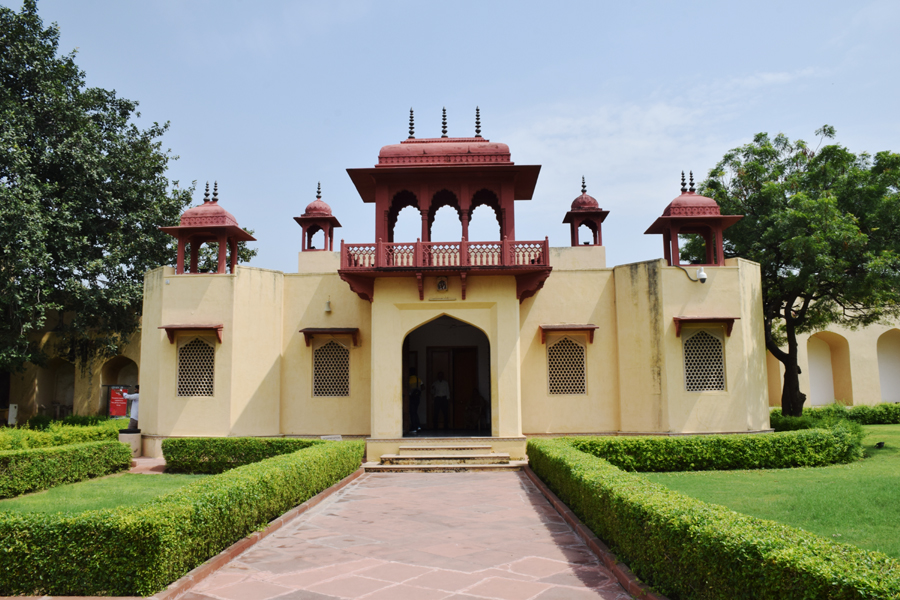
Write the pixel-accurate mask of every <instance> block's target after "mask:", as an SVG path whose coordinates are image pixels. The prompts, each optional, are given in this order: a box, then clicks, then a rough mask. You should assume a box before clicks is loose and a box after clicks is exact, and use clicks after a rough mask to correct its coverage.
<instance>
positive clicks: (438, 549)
mask: <svg viewBox="0 0 900 600" xmlns="http://www.w3.org/2000/svg"><path fill="white" fill-rule="evenodd" d="M484 549H485V547H484V546H478V545H475V544H459V543H450V544H437V545H434V546H428V547H426V548H422V551H423V552H428V553H430V554H437V555H438V556H444V557H446V558H459V557H460V556H466V555H467V554H475V553H476V552H481V551H482V550H484Z"/></svg>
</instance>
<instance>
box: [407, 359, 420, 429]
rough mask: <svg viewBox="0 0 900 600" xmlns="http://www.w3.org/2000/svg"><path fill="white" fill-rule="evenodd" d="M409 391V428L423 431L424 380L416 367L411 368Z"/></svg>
mask: <svg viewBox="0 0 900 600" xmlns="http://www.w3.org/2000/svg"><path fill="white" fill-rule="evenodd" d="M407 393H408V394H409V430H410V431H412V432H416V431H422V424H421V423H420V422H419V401H420V400H421V399H422V380H421V379H419V376H418V375H417V374H416V368H415V367H410V368H409V382H408V384H407Z"/></svg>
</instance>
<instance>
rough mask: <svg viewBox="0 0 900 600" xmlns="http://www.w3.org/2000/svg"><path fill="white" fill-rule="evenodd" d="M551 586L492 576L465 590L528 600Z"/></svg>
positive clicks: (469, 592) (482, 594) (496, 596)
mask: <svg viewBox="0 0 900 600" xmlns="http://www.w3.org/2000/svg"><path fill="white" fill-rule="evenodd" d="M550 587H551V586H549V585H547V584H545V583H537V582H534V581H519V580H515V579H507V578H503V577H492V578H490V579H486V580H484V581H481V582H480V583H478V584H476V585H473V586H472V587H470V588H469V589H467V590H465V591H466V593H467V594H473V595H475V596H486V597H488V598H499V599H501V600H528V599H529V598H533V597H535V596H536V595H538V594H540V593H541V592H543V591H545V590H547V589H549V588H550Z"/></svg>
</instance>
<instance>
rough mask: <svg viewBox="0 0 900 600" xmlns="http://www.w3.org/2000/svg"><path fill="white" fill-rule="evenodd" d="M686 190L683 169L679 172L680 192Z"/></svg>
mask: <svg viewBox="0 0 900 600" xmlns="http://www.w3.org/2000/svg"><path fill="white" fill-rule="evenodd" d="M686 191H687V184H686V183H685V182H684V171H682V172H681V193H682V194H683V193H685V192H686Z"/></svg>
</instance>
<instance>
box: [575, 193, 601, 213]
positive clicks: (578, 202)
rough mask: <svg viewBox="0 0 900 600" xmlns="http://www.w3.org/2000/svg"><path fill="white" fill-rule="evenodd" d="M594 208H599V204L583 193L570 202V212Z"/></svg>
mask: <svg viewBox="0 0 900 600" xmlns="http://www.w3.org/2000/svg"><path fill="white" fill-rule="evenodd" d="M595 208H600V203H599V202H597V199H596V198H594V197H593V196H588V194H587V192H584V193H583V194H581V195H580V196H578V197H577V198H575V200H573V201H572V210H592V209H595Z"/></svg>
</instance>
